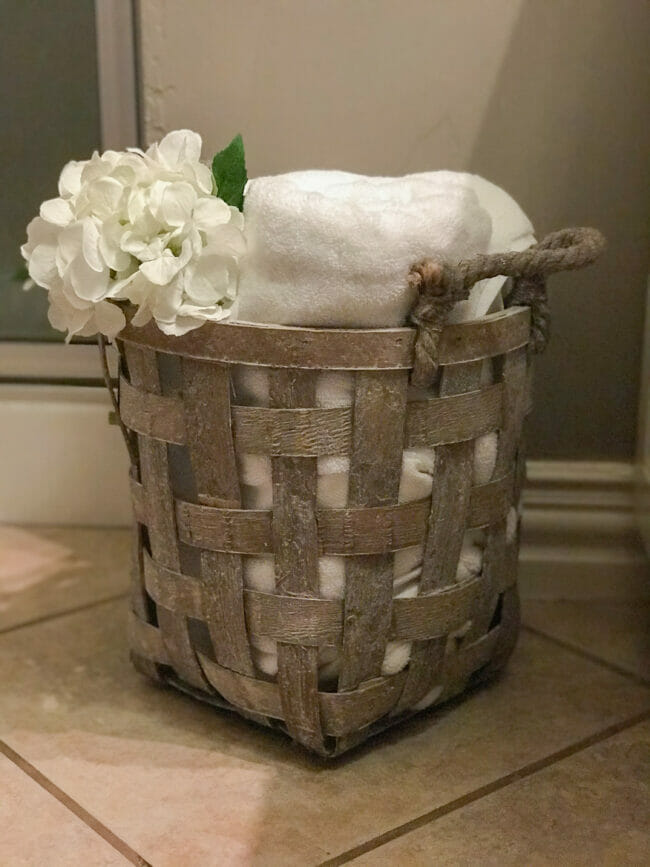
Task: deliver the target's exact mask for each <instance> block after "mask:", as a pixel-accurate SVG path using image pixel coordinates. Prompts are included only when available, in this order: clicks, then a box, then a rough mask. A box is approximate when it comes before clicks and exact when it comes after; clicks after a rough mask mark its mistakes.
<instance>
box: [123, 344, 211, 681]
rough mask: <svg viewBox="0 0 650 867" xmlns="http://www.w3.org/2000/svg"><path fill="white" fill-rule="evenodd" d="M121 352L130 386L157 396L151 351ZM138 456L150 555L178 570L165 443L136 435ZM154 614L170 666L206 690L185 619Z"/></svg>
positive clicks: (162, 610) (160, 611) (132, 348)
mask: <svg viewBox="0 0 650 867" xmlns="http://www.w3.org/2000/svg"><path fill="white" fill-rule="evenodd" d="M125 352H126V361H127V365H128V369H129V375H130V377H131V382H132V384H133V385H134V386H135V387H136V388H138V389H140V390H142V391H147V392H150V393H153V394H160V391H161V384H160V376H159V372H158V364H157V359H156V354H155V352H153V351H152V350H150V349H141V348H138V347H136V346H132V345H130V344H126V345H125ZM138 453H139V458H140V478H141V479H142V486H143V494H144V501H145V504H146V505H145V511H146V517H147V533H148V538H149V546H150V549H151V553H152V556H153V557H154V559H156V560H157V561H158V562H160V563H162V564H163V565H164V566H167V567H168V568H170V569H174V570H176V571H181V561H180V554H179V548H178V537H177V533H176V519H175V509H174V500H173V495H172V487H171V477H170V468H169V459H168V454H167V444H166V443H164V442H161V441H160V440H155V439H152V438H150V437H147V436H144V435H139V436H138ZM156 614H157V621H158V626H159V628H160V630H161V635H162V639H163V642H164V644H165V648H166V652H167V655H168V657H169V659H170V660H171V664H172V665H173V667H174V668H175V669H176V671H177V672H178V673H179V675H180V676H181V677H183V678H184V679H185V680H187V682H188V683H191V684H192V685H193V686H196V687H199V688H202V689H205V688H206V687H208V686H209V685H208V684H207V682H206V680H205V678H204V677H203V673H202V671H201V668H200V666H199V664H198V661H197V659H196V656H195V653H194V650H193V648H192V642H191V639H190V636H189V633H188V624H187V621H186V619H185V618H184V617H182V616H181V617H179V616H178V615H176V614H175V613H174V612H173V611H170V610H168V609H167V608H163V607H162V606H158V607H157V612H156Z"/></svg>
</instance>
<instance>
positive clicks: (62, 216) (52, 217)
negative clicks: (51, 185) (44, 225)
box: [39, 198, 74, 226]
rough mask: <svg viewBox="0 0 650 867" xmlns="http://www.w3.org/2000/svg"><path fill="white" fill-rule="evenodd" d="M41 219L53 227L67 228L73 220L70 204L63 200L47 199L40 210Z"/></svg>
mask: <svg viewBox="0 0 650 867" xmlns="http://www.w3.org/2000/svg"><path fill="white" fill-rule="evenodd" d="M39 213H40V215H41V217H42V218H43V219H44V220H46V221H47V222H48V223H52V225H54V226H67V225H68V223H70V222H71V221H72V220H73V219H74V214H73V213H72V208H71V207H70V203H69V202H68V201H66V200H65V199H61V198H59V199H47V201H45V202H43V204H42V205H41V208H40V212H39Z"/></svg>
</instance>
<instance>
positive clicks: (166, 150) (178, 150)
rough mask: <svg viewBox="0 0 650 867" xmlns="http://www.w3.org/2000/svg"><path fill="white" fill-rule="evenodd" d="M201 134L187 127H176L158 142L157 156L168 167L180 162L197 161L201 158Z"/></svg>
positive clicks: (174, 166) (173, 167) (173, 166)
mask: <svg viewBox="0 0 650 867" xmlns="http://www.w3.org/2000/svg"><path fill="white" fill-rule="evenodd" d="M202 144H203V143H202V140H201V136H200V135H199V134H198V133H197V132H192V130H189V129H177V130H174V131H173V132H170V133H167V135H166V136H165V137H164V138H163V139H162V141H160V142H159V143H158V147H157V158H158V159H160V160H161V162H162V163H163V164H164V165H165V166H166V167H167V168H169V169H176V168H177V167H178V166H179V165H180V164H181V163H187V162H190V163H198V161H199V160H200V159H201V146H202Z"/></svg>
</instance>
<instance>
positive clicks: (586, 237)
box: [408, 227, 605, 387]
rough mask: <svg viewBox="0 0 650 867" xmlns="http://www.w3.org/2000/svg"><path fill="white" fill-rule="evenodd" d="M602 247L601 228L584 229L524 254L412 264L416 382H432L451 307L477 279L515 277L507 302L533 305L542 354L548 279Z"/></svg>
mask: <svg viewBox="0 0 650 867" xmlns="http://www.w3.org/2000/svg"><path fill="white" fill-rule="evenodd" d="M604 247H605V238H604V236H603V235H602V233H601V232H599V231H598V229H591V228H584V227H583V228H576V229H562V230H560V231H559V232H551V234H550V235H547V236H546V237H545V238H544V239H543V240H542V241H540V242H539V243H538V244H535V245H533V246H532V247H529V248H528V249H527V250H522V251H521V252H511V253H492V254H490V255H487V254H483V253H479V254H477V255H476V256H472V258H471V259H465V260H463V261H461V262H458V263H456V264H453V265H452V264H450V263H448V262H445V261H443V260H441V259H425V260H423V261H422V262H419V263H418V264H416V265H414V266H413V267H412V268H411V271H410V273H409V277H408V282H409V286H411V287H412V288H413V289H415V290H416V291H417V293H418V297H417V301H416V302H415V305H414V307H413V310H412V311H411V315H410V320H411V322H412V323H413V324H414V325H415V326H416V327H417V337H416V340H415V363H414V366H413V372H412V374H411V381H412V383H413V384H414V385H417V386H420V387H427V386H429V385H431V383H432V382H433V380H434V378H435V375H436V372H437V370H438V343H439V340H440V334H441V332H442V330H443V328H444V327H445V323H446V321H447V317H448V316H449V313H450V311H451V309H452V307H453V306H454V305H455V304H456V303H457V302H459V301H465V300H466V299H467V297H468V295H469V293H470V290H471V288H472V286H473V285H474V284H475V283H476V282H478V281H479V280H485V279H486V278H489V277H497V276H504V277H513V278H514V286H513V289H512V292H511V293H510V295H509V296H508V298H507V306H508V307H515V306H528V307H530V309H531V339H530V344H529V345H530V347H531V349H532V351H533V352H542V351H543V350H544V349H545V347H546V344H547V342H548V336H549V327H550V316H549V311H548V299H547V295H546V278H547V277H548V275H549V274H554V273H556V272H558V271H571V270H575V269H577V268H584V267H585V265H590V264H591V263H592V262H594V261H595V260H596V259H597V258H598V256H600V254H601V253H602V251H603V249H604Z"/></svg>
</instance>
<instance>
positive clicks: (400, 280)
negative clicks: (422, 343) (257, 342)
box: [234, 171, 535, 328]
mask: <svg viewBox="0 0 650 867" xmlns="http://www.w3.org/2000/svg"><path fill="white" fill-rule="evenodd" d="M244 215H245V218H246V226H245V234H246V240H247V245H248V254H247V255H246V256H245V257H244V259H243V260H242V263H241V276H240V281H239V298H238V301H237V304H236V307H235V311H234V315H235V316H236V317H237V318H238V319H239V320H241V321H248V322H267V323H271V324H279V325H313V326H331V327H336V326H338V327H342V328H352V327H359V328H373V327H377V328H381V327H389V326H396V325H403V324H404V322H405V321H406V317H407V314H408V312H409V310H410V309H411V307H412V305H413V302H414V300H415V297H414V295H413V293H412V291H411V290H410V289H409V288H408V285H407V283H406V275H407V274H408V271H409V268H410V266H411V265H412V264H413V263H414V262H417V261H418V260H419V259H422V258H424V257H426V256H435V255H440V256H443V257H444V258H446V259H448V260H449V261H451V262H454V261H457V260H459V259H462V258H465V257H467V256H471V255H472V254H474V253H494V252H504V251H507V250H524V249H526V247H529V246H530V245H531V244H533V243H534V242H535V238H534V235H533V227H532V225H531V223H530V220H529V219H528V217H527V216H526V215H525V214H524V212H523V211H522V210H521V208H520V207H519V205H518V204H517V203H516V202H515V201H514V199H512V198H511V196H509V195H508V194H507V193H506V192H505V191H504V190H502V189H501V188H500V187H498V186H496V185H495V184H492V183H490V182H489V181H486V180H485V179H484V178H481V177H479V176H478V175H471V174H467V173H463V172H447V171H439V172H423V173H419V174H413V175H407V176H405V177H402V178H382V177H367V176H365V175H355V174H350V173H348V172H331V171H306V172H293V173H289V174H284V175H275V176H271V177H264V178H255V179H253V180H251V181H250V182H249V184H248V187H247V189H246V197H245V202H244ZM504 282H505V278H502V277H495V278H492V279H491V280H484V281H481V282H480V283H478V284H477V285H476V286H475V287H474V290H473V291H472V292H471V294H470V298H469V299H468V302H465V303H463V304H462V305H461V307H460V309H461V310H462V318H463V319H472V318H475V317H477V316H483V315H485V314H486V313H487V312H489V311H491V310H494V309H499V301H500V291H501V289H502V287H503V284H504Z"/></svg>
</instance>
